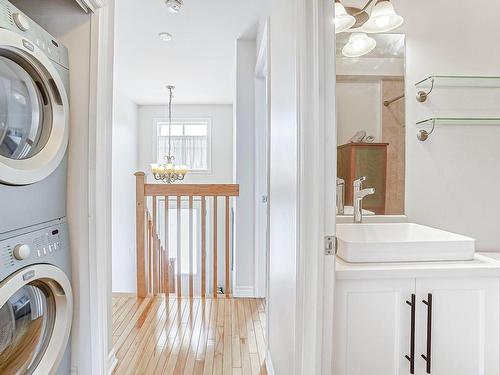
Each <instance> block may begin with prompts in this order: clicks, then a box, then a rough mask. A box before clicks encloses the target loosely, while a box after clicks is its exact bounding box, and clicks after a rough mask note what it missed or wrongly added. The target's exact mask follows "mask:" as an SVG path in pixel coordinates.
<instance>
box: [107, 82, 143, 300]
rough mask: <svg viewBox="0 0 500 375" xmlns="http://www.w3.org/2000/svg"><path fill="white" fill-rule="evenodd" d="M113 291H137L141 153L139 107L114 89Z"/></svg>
mask: <svg viewBox="0 0 500 375" xmlns="http://www.w3.org/2000/svg"><path fill="white" fill-rule="evenodd" d="M113 112H114V116H113V150H112V158H113V160H112V168H113V175H112V179H113V183H112V189H113V198H112V215H113V220H112V225H113V227H112V236H113V245H112V247H113V262H112V265H113V280H112V288H113V292H126V293H135V291H136V266H135V264H136V263H135V255H136V252H135V246H136V244H135V176H134V173H135V172H137V160H138V156H139V152H138V144H139V143H138V128H139V112H138V106H137V104H135V103H134V102H133V101H131V100H130V99H129V98H127V97H126V96H124V95H123V94H122V93H119V92H117V91H115V95H114V108H113Z"/></svg>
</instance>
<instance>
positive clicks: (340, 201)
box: [337, 177, 345, 215]
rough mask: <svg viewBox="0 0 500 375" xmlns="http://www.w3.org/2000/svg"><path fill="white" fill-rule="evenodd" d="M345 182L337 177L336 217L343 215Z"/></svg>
mask: <svg viewBox="0 0 500 375" xmlns="http://www.w3.org/2000/svg"><path fill="white" fill-rule="evenodd" d="M344 200H345V181H344V180H343V179H341V178H338V177H337V215H343V214H344Z"/></svg>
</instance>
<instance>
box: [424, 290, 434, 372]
mask: <svg viewBox="0 0 500 375" xmlns="http://www.w3.org/2000/svg"><path fill="white" fill-rule="evenodd" d="M422 302H423V303H424V304H425V305H427V354H426V355H424V354H422V358H423V359H424V360H425V362H426V371H427V373H428V374H430V373H431V351H432V347H431V345H432V294H431V293H429V294H428V295H427V301H426V300H423V301H422Z"/></svg>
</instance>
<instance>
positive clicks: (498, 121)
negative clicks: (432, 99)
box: [417, 117, 500, 125]
mask: <svg viewBox="0 0 500 375" xmlns="http://www.w3.org/2000/svg"><path fill="white" fill-rule="evenodd" d="M417 125H500V117H432V118H428V119H425V120H422V121H418V122H417Z"/></svg>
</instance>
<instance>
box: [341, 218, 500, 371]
mask: <svg viewBox="0 0 500 375" xmlns="http://www.w3.org/2000/svg"><path fill="white" fill-rule="evenodd" d="M352 225H355V224H352ZM425 228H427V227H425ZM420 229H421V228H420ZM429 229H431V230H432V228H429ZM360 232H363V233H365V234H366V231H365V230H360ZM424 232H425V231H424ZM437 232H439V231H437ZM345 233H346V231H344V235H345ZM379 233H384V229H383V228H382V230H381V232H379ZM444 233H448V232H444ZM386 234H387V233H386ZM348 235H350V236H351V239H352V233H348ZM341 236H342V232H341ZM345 236H346V237H348V236H347V235H345ZM425 236H426V238H431V239H433V240H435V241H437V242H439V241H441V242H446V241H447V240H446V239H443V238H437V237H439V235H437V237H436V236H435V234H434V235H433V234H432V233H429V232H427V233H425ZM453 236H454V235H453V234H451V233H450V239H454V240H458V241H460V240H461V239H462V240H463V241H464V242H466V241H467V237H463V238H460V237H461V236H459V237H453ZM364 238H365V239H366V238H368V240H367V241H368V242H369V241H370V240H372V241H373V238H370V237H369V236H368V237H366V236H365V237H364ZM384 238H387V236H380V238H379V240H381V241H383V240H384ZM393 239H394V235H393ZM413 239H414V240H415V238H413ZM340 241H342V239H341V238H339V242H340ZM361 242H363V241H361ZM375 242H376V240H375ZM387 242H389V241H387ZM416 242H418V241H416ZM464 242H462V243H459V244H458V245H464V246H465V243H464ZM364 245H365V246H366V245H367V243H366V242H365V244H364ZM375 245H376V244H375ZM404 245H405V244H402V245H401V244H400V246H401V250H402V251H404V250H405V249H404ZM417 245H418V244H417ZM387 246H389V247H390V246H391V245H387ZM419 246H427V244H425V242H424V243H420V245H419ZM340 247H341V244H339V249H340ZM367 249H369V246H368V247H365V251H366V250H367ZM373 249H375V250H376V246H375V247H373ZM394 249H396V248H394ZM394 249H393V250H394ZM350 250H351V252H352V251H355V250H356V246H354V248H351V249H350ZM396 250H397V249H396ZM406 250H408V249H406ZM445 250H446V249H445ZM382 254H383V252H382ZM442 254H445V256H446V255H447V254H448V255H449V254H451V253H450V252H447V251H444V252H443V253H442ZM464 254H467V249H466V248H465V247H464V249H462V251H459V252H457V253H456V256H462V257H463V256H464ZM383 255H384V256H387V253H385V254H383ZM376 256H377V252H376V251H375V255H374V254H371V257H372V260H373V259H376ZM374 257H375V258H374ZM471 258H472V259H471V260H461V261H452V260H448V261H438V262H436V261H433V262H426V261H407V262H401V261H400V262H387V261H384V262H371V263H361V262H356V263H355V262H346V261H345V260H343V259H342V258H341V257H340V256H338V255H337V262H336V279H337V280H336V286H335V322H334V328H335V335H334V336H335V339H334V358H335V361H334V374H338V375H379V374H380V375H403V374H405V375H406V374H422V375H423V374H436V375H472V374H474V375H480V374H484V375H490V374H491V375H493V374H495V375H496V374H499V373H500V371H499V370H500V369H499V357H500V348H499V341H500V340H499V337H500V335H499V322H500V313H499V302H500V301H499V296H500V288H499V285H500V262H498V261H496V260H494V259H490V258H488V257H485V256H481V255H479V254H472V255H471Z"/></svg>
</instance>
